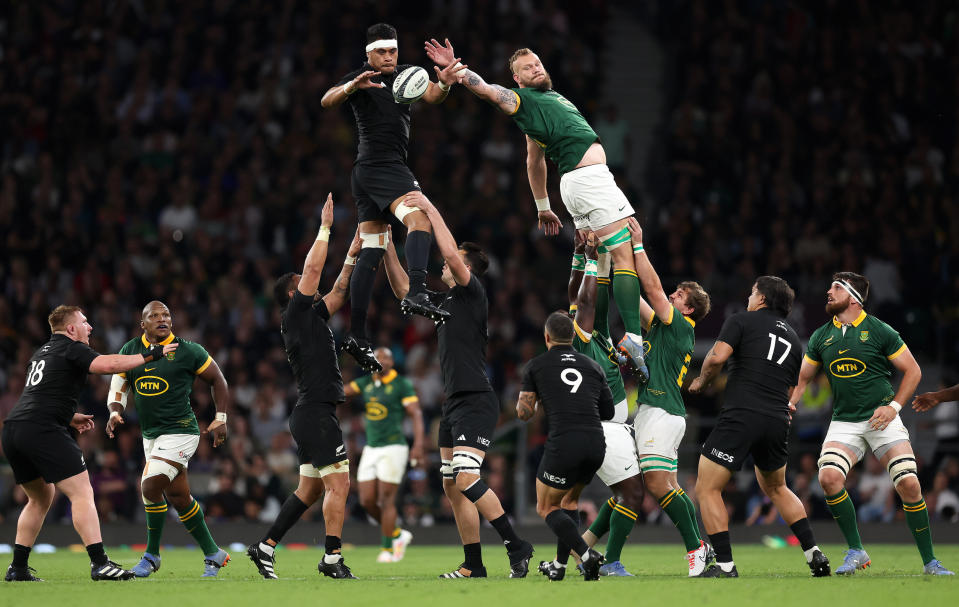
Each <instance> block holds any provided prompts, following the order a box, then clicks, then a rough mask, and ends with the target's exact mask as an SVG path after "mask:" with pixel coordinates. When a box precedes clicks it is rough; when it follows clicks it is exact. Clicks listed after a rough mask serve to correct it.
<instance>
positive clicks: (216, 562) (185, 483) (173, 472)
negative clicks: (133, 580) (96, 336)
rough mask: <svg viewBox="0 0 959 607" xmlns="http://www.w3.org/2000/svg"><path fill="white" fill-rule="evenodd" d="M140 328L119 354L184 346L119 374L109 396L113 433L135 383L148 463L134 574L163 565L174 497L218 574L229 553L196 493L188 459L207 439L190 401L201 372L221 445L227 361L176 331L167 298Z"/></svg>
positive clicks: (208, 570) (209, 567)
mask: <svg viewBox="0 0 959 607" xmlns="http://www.w3.org/2000/svg"><path fill="white" fill-rule="evenodd" d="M140 328H141V329H143V335H141V336H140V337H137V338H136V339H132V340H130V341H129V342H127V343H126V344H124V346H123V347H122V348H120V354H145V353H146V352H148V351H149V350H150V348H151V347H153V346H154V345H155V344H161V345H166V344H169V343H173V342H176V343H179V344H180V347H179V348H178V349H177V350H176V352H171V353H169V354H167V355H166V356H165V357H163V358H161V359H160V360H158V361H154V362H151V363H149V364H146V365H144V366H142V367H137V368H136V369H132V370H130V371H127V372H126V373H120V374H118V375H114V376H113V381H112V383H111V387H110V393H109V395H108V396H107V407H108V408H109V409H110V419H109V421H108V422H107V426H106V431H107V436H109V437H110V438H113V435H114V431H115V430H116V427H117V425H118V424H122V423H123V411H124V409H125V408H126V404H127V399H128V392H130V390H129V388H130V387H132V388H133V390H132V394H133V404H134V405H135V406H136V410H137V417H138V418H139V421H140V433H141V434H142V435H143V453H144V455H145V459H146V463H145V464H144V467H143V476H142V478H141V483H140V490H141V495H142V497H143V507H144V509H145V510H146V517H147V548H146V552H145V553H144V554H143V558H141V559H140V562H139V563H137V565H136V566H135V567H134V568H133V572H134V573H135V574H136V576H137V577H148V576H149V575H150V574H152V573H153V572H155V571H158V570H159V569H160V537H161V536H162V534H163V525H164V522H165V521H166V518H167V503H168V502H169V503H170V504H172V505H173V507H174V508H176V511H177V512H178V513H179V515H180V521H181V522H182V523H183V525H184V526H185V527H186V529H187V531H189V532H190V535H192V536H193V539H195V540H196V542H197V544H199V546H200V549H201V550H202V551H203V555H204V560H203V564H204V568H203V577H215V576H216V574H217V573H218V572H219V570H220V568H221V567H223V566H224V565H226V564H227V562H228V561H229V560H230V555H229V554H227V553H226V551H225V550H223V549H221V548H220V547H219V546H217V544H216V542H214V541H213V536H212V535H210V530H209V529H208V528H207V526H206V520H205V518H204V516H203V510H202V509H201V508H200V504H199V503H198V502H197V501H196V500H195V499H193V496H192V495H191V494H190V481H189V479H188V478H187V465H188V464H189V461H190V458H191V457H193V454H194V453H195V452H196V449H197V446H198V445H199V444H200V426H199V425H198V424H197V419H196V415H194V414H193V409H192V407H191V406H190V394H191V393H192V392H193V382H194V380H195V379H196V378H197V376H199V377H200V379H202V380H203V381H205V382H206V383H207V384H209V385H210V387H211V390H212V394H213V402H214V404H215V405H216V418H215V419H214V420H213V421H212V422H210V424H209V425H208V426H207V428H206V430H204V431H203V434H207V433H209V434H210V435H211V436H212V438H213V446H214V447H219V446H220V445H222V444H223V441H225V440H226V415H227V409H228V408H229V405H230V390H229V388H228V387H227V383H226V379H225V378H224V377H223V372H222V371H220V367H219V366H218V365H217V364H216V361H214V360H213V357H212V356H210V355H209V354H208V353H207V351H206V350H205V349H204V348H203V346H201V345H200V344H197V343H194V342H191V341H187V340H185V339H181V338H179V337H177V336H175V335H174V334H173V315H172V314H171V313H170V308H168V307H167V306H166V304H164V303H163V302H160V301H151V302H150V303H148V304H147V305H146V306H145V307H144V308H143V315H142V318H141V320H140Z"/></svg>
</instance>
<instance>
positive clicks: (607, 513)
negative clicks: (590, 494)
mask: <svg viewBox="0 0 959 607" xmlns="http://www.w3.org/2000/svg"><path fill="white" fill-rule="evenodd" d="M615 505H616V498H615V497H611V498H609V499H608V500H606V501H605V502H603V506H602V507H601V508H600V509H599V513H598V514H597V515H596V518H595V519H593V524H592V525H590V526H589V531H590V533H592V534H593V535H595V536H596V539H597V540H598V539H600V538H602V537H603V536H604V535H606V534H607V533H608V532H609V520H610V518H612V516H613V506H615Z"/></svg>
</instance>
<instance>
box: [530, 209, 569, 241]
mask: <svg viewBox="0 0 959 607" xmlns="http://www.w3.org/2000/svg"><path fill="white" fill-rule="evenodd" d="M536 217H537V224H536V225H537V227H538V228H540V229H542V230H543V234H546V235H547V236H556V235H557V234H559V230H560V228H562V227H563V222H561V221H560V220H559V217H557V216H556V213H554V212H552V211H548V210H547V211H540V212H539V213H537V214H536Z"/></svg>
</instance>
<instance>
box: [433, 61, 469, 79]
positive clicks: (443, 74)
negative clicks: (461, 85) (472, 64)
mask: <svg viewBox="0 0 959 607" xmlns="http://www.w3.org/2000/svg"><path fill="white" fill-rule="evenodd" d="M467 67H468V66H466V65H463V64H461V63H459V59H454V60H453V63H451V64H449V65H447V66H446V67H444V68H443V69H440V68H439V66H437V65H434V66H433V69H434V70H436V79H437V80H439V81H440V82H442V83H443V84H448V85H450V86H453V85H454V84H456V83H457V82H459V81H460V78H462V77H463V73H465V72H464V70H466V69H467Z"/></svg>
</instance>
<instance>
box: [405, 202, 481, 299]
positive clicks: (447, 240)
mask: <svg viewBox="0 0 959 607" xmlns="http://www.w3.org/2000/svg"><path fill="white" fill-rule="evenodd" d="M403 204H405V205H406V206H408V207H412V208H414V209H419V210H421V211H423V212H424V213H426V216H427V217H428V218H429V220H430V224H432V226H433V236H434V237H435V238H436V247H437V248H438V249H439V250H440V254H441V255H443V259H444V260H446V263H447V265H449V267H450V273H451V274H452V275H453V280H455V281H456V284H458V285H460V286H461V287H462V286H466V285H468V284H469V282H470V270H469V268H467V267H466V263H464V262H463V258H462V257H460V254H459V247H458V246H457V245H456V239H455V238H453V233H452V232H450V229H449V227H448V226H447V225H446V221H444V220H443V216H442V215H440V212H439V211H438V210H437V209H436V207H435V206H433V203H432V202H430V200H429V198H427V197H426V196H425V195H424V194H423V192H411V193H409V194H407V196H406V198H404V199H403Z"/></svg>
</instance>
